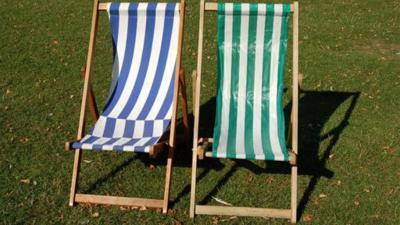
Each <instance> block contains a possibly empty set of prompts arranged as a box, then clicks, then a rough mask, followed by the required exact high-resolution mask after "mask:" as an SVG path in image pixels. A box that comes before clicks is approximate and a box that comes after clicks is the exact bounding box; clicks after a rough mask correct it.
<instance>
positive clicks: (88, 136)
mask: <svg viewBox="0 0 400 225" xmlns="http://www.w3.org/2000/svg"><path fill="white" fill-rule="evenodd" d="M91 136H92V135H89V134H88V135H86V136H85V137H83V138H82V139H81V140H80V141H79V142H80V143H83V142H85V141H86V140H87V139H89V138H90V137H91Z"/></svg>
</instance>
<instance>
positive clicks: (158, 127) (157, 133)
mask: <svg viewBox="0 0 400 225" xmlns="http://www.w3.org/2000/svg"><path fill="white" fill-rule="evenodd" d="M163 125H164V120H154V128H153V137H161V135H163V132H164V129H163Z"/></svg>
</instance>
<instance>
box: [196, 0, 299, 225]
mask: <svg viewBox="0 0 400 225" xmlns="http://www.w3.org/2000/svg"><path fill="white" fill-rule="evenodd" d="M216 10H217V3H215V2H205V0H201V1H200V22H199V40H198V41H199V43H198V56H197V70H196V71H194V72H193V75H192V78H193V87H194V88H193V95H194V98H193V105H194V106H193V107H194V110H193V115H194V133H193V155H192V180H191V193H190V217H191V218H193V217H194V216H195V214H206V215H236V216H260V217H277V218H287V219H290V221H291V223H296V220H297V214H296V213H297V164H296V161H297V160H296V159H297V153H298V151H297V149H298V145H297V142H298V111H299V110H298V107H299V106H298V99H299V72H298V70H299V67H298V63H299V48H298V43H299V41H298V39H299V30H298V23H299V4H298V2H294V3H293V4H292V5H291V11H292V12H293V65H292V70H293V79H292V81H293V96H292V101H293V103H292V112H291V114H292V115H291V125H290V132H291V135H290V136H291V145H292V149H291V152H290V161H289V162H290V165H291V203H290V204H291V206H290V209H270V208H252V207H232V206H208V205H196V175H197V159H198V158H199V159H201V158H202V157H204V155H205V156H206V157H210V156H211V154H210V153H209V152H205V149H206V148H207V147H208V145H209V143H212V139H210V138H200V137H199V136H198V135H199V134H198V130H199V116H200V115H199V113H200V88H201V73H202V54H203V29H204V13H205V11H216Z"/></svg>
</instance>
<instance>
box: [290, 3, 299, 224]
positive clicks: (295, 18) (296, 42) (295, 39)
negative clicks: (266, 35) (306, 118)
mask: <svg viewBox="0 0 400 225" xmlns="http://www.w3.org/2000/svg"><path fill="white" fill-rule="evenodd" d="M293 5H294V13H293V96H292V97H293V99H292V102H293V103H292V107H293V109H292V121H293V124H292V151H293V153H294V154H295V155H297V154H298V114H299V3H298V2H294V3H293ZM291 177H292V179H291V189H292V190H291V218H290V222H291V223H296V220H297V165H292V169H291Z"/></svg>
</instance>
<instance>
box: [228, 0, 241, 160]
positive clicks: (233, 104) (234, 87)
mask: <svg viewBox="0 0 400 225" xmlns="http://www.w3.org/2000/svg"><path fill="white" fill-rule="evenodd" d="M240 10H241V4H238V3H235V4H233V11H234V12H235V15H234V16H233V24H232V26H233V27H232V67H231V68H232V73H231V101H230V105H229V129H228V144H227V155H228V157H233V158H235V157H236V117H237V110H238V109H237V92H238V82H239V79H238V78H239V66H240V65H239V57H240V23H241V17H240V15H236V12H240Z"/></svg>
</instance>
